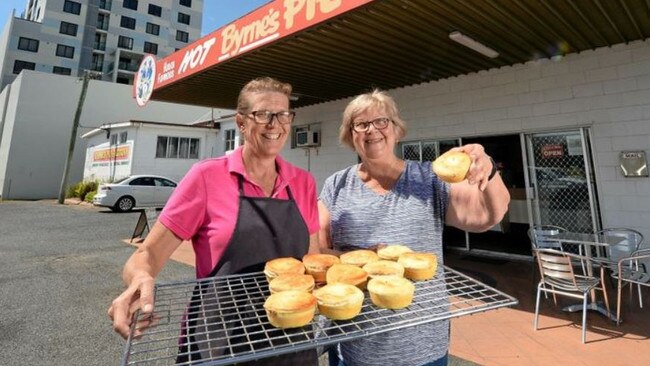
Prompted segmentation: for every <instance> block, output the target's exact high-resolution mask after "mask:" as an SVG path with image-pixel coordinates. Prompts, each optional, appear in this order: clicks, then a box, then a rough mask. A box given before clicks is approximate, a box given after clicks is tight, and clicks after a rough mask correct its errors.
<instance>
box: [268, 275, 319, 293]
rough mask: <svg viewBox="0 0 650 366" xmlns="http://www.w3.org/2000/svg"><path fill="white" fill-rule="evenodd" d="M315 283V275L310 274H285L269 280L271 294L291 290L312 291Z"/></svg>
mask: <svg viewBox="0 0 650 366" xmlns="http://www.w3.org/2000/svg"><path fill="white" fill-rule="evenodd" d="M314 285H315V283H314V277H312V276H310V275H308V274H285V275H280V276H278V277H276V278H274V279H272V280H271V282H269V291H271V294H275V293H278V292H282V291H289V290H298V291H304V292H312V291H313V290H314Z"/></svg>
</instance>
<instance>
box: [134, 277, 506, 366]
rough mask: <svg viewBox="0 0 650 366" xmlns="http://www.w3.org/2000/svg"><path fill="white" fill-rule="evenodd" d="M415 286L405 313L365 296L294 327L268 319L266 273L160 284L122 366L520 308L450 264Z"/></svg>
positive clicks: (256, 351)
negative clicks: (339, 316) (356, 306)
mask: <svg viewBox="0 0 650 366" xmlns="http://www.w3.org/2000/svg"><path fill="white" fill-rule="evenodd" d="M414 284H415V288H416V289H415V296H414V299H413V303H412V304H411V305H410V306H408V307H407V308H404V309H400V310H389V309H381V308H378V307H376V306H375V305H373V304H372V302H371V301H370V298H369V296H368V294H367V293H366V294H365V295H366V296H365V299H364V304H363V307H362V309H361V313H360V314H359V315H357V316H356V317H355V318H354V319H351V320H347V321H330V320H327V319H325V318H324V317H322V316H319V315H317V316H316V317H315V318H314V320H313V321H312V322H311V323H310V324H308V325H306V326H304V327H302V328H295V329H277V328H274V327H273V326H272V325H271V324H270V323H269V322H268V319H267V317H266V313H265V310H264V307H263V304H264V301H265V300H266V298H267V297H268V296H269V295H270V293H269V291H268V282H267V280H266V278H265V276H264V274H263V273H262V272H258V273H251V274H245V275H232V276H222V277H214V278H209V279H204V280H198V281H189V282H174V283H167V284H159V285H157V286H156V294H155V297H156V300H155V306H154V308H155V310H154V313H153V314H151V315H147V318H145V317H144V316H143V314H140V313H136V314H135V321H134V322H133V326H132V329H131V334H133V332H134V331H135V330H136V328H137V327H138V324H142V323H143V322H150V323H151V324H150V325H149V326H148V328H147V329H146V330H144V333H143V334H142V335H141V336H140V337H138V338H137V339H136V338H134V337H129V339H128V340H127V344H126V347H125V352H124V356H123V358H122V365H196V364H199V363H200V364H201V365H204V366H207V365H231V364H235V363H241V362H246V361H252V360H258V359H262V358H266V357H272V356H277V355H281V354H286V353H293V352H297V351H303V350H309V349H314V348H318V347H323V346H327V345H331V344H335V343H339V342H345V341H349V340H353V339H357V338H362V337H366V336H368V335H373V334H379V333H384V332H388V331H391V330H396V329H401V328H406V327H411V326H415V325H420V324H424V323H429V322H434V321H440V320H444V319H450V318H456V317H460V316H464V315H469V314H474V313H478V312H483V311H488V310H493V309H497V308H501V307H506V306H512V305H516V304H517V300H516V299H515V298H514V297H512V296H509V295H507V294H505V293H503V292H501V291H498V290H496V289H494V288H492V287H490V286H487V285H485V284H484V283H481V282H478V281H477V280H475V279H473V278H471V277H468V276H466V275H464V274H462V273H459V272H457V271H455V270H453V269H451V268H449V267H446V266H445V267H443V273H442V274H441V275H438V276H437V277H436V278H434V279H432V280H428V281H419V282H415V283H414ZM217 299H218V301H217ZM190 328H191V333H192V334H193V337H192V338H191V341H190V344H187V342H188V341H187V338H186V337H181V334H185V333H186V331H187V329H190ZM179 347H180V348H179ZM177 357H178V359H177Z"/></svg>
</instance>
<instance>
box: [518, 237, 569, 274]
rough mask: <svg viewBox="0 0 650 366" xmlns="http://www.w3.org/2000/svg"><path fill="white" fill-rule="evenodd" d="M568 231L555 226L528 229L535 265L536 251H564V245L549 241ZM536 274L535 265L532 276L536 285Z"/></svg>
mask: <svg viewBox="0 0 650 366" xmlns="http://www.w3.org/2000/svg"><path fill="white" fill-rule="evenodd" d="M566 231H567V230H566V229H565V228H563V227H560V226H555V225H534V226H532V227H531V228H530V229H528V238H530V244H531V249H532V253H533V263H536V251H535V250H536V249H557V250H560V251H562V244H561V243H559V242H557V241H553V240H548V237H549V236H553V235H557V234H559V233H563V232H566ZM536 273H537V269H536V268H535V265H533V271H532V276H531V277H532V281H533V283H535V274H536Z"/></svg>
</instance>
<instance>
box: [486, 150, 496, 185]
mask: <svg viewBox="0 0 650 366" xmlns="http://www.w3.org/2000/svg"><path fill="white" fill-rule="evenodd" d="M489 158H490V162H492V171H491V172H490V175H489V176H488V182H489V181H491V180H492V178H494V176H495V175H496V174H497V163H495V162H494V159H492V157H491V156H489Z"/></svg>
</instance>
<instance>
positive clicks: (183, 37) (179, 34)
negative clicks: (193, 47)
mask: <svg viewBox="0 0 650 366" xmlns="http://www.w3.org/2000/svg"><path fill="white" fill-rule="evenodd" d="M189 39H190V34H189V33H187V32H183V31H181V30H177V31H176V40H177V41H180V42H185V43H187V42H188V41H189Z"/></svg>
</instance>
